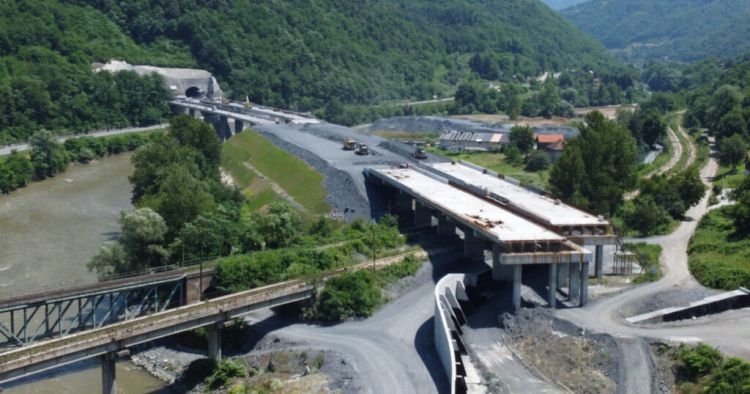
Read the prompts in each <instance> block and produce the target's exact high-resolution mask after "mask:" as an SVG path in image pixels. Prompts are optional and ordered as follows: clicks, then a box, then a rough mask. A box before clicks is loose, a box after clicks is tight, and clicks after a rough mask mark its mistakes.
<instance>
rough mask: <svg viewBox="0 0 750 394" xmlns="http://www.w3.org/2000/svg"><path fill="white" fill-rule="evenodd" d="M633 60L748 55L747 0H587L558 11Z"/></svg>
mask: <svg viewBox="0 0 750 394" xmlns="http://www.w3.org/2000/svg"><path fill="white" fill-rule="evenodd" d="M561 14H562V15H563V16H565V17H566V18H568V19H569V20H570V21H571V22H573V23H574V24H575V25H577V26H578V27H579V28H580V29H581V30H583V31H585V32H587V33H589V34H591V35H592V36H594V37H596V38H597V39H599V40H600V41H601V42H602V43H603V44H604V46H606V47H607V48H608V49H610V50H612V51H614V52H615V53H617V54H618V55H620V56H621V57H623V58H625V59H627V60H631V61H642V60H650V59H670V60H679V61H695V60H700V59H703V58H705V57H710V56H715V57H722V58H729V57H734V56H737V55H740V54H742V53H744V52H747V51H750V24H748V23H747V21H748V20H750V2H748V1H746V0H681V1H680V2H679V6H677V5H676V2H674V1H671V0H629V1H627V2H623V1H612V0H590V1H588V2H586V3H583V4H579V5H576V6H573V7H571V8H567V9H565V10H562V11H561Z"/></svg>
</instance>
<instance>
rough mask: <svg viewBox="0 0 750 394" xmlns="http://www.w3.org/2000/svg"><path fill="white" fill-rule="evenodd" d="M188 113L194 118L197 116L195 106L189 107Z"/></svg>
mask: <svg viewBox="0 0 750 394" xmlns="http://www.w3.org/2000/svg"><path fill="white" fill-rule="evenodd" d="M188 114H189V115H190V117H192V118H194V117H195V108H189V109H188Z"/></svg>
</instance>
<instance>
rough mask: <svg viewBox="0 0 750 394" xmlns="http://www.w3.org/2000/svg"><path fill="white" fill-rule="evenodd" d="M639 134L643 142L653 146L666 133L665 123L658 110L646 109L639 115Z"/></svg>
mask: <svg viewBox="0 0 750 394" xmlns="http://www.w3.org/2000/svg"><path fill="white" fill-rule="evenodd" d="M639 123H640V127H639V129H640V135H641V138H642V139H643V143H645V144H646V145H648V146H649V147H651V146H654V144H656V143H657V142H659V141H661V140H662V139H663V138H664V136H665V135H666V134H667V124H666V123H665V122H664V120H663V119H662V116H661V115H660V114H659V112H657V111H655V110H649V111H646V113H644V114H643V116H641V117H640V122H639Z"/></svg>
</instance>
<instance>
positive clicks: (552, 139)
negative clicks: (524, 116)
mask: <svg viewBox="0 0 750 394" xmlns="http://www.w3.org/2000/svg"><path fill="white" fill-rule="evenodd" d="M563 140H565V137H564V136H563V135H562V134H537V135H536V142H538V143H540V144H554V143H556V142H560V141H563Z"/></svg>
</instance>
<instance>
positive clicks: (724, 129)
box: [716, 109, 747, 138]
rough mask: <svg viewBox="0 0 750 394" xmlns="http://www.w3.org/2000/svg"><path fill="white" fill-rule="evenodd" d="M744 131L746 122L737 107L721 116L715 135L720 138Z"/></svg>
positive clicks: (741, 133) (740, 133) (742, 133)
mask: <svg viewBox="0 0 750 394" xmlns="http://www.w3.org/2000/svg"><path fill="white" fill-rule="evenodd" d="M746 132H747V124H746V123H745V117H744V116H743V115H742V111H740V110H739V109H734V110H732V111H730V112H729V113H727V114H726V115H724V116H722V117H721V119H720V120H719V124H718V127H717V129H716V135H717V137H720V138H721V137H729V136H732V135H734V134H739V135H745V134H746Z"/></svg>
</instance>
